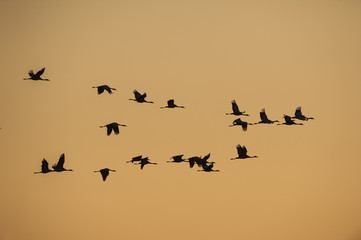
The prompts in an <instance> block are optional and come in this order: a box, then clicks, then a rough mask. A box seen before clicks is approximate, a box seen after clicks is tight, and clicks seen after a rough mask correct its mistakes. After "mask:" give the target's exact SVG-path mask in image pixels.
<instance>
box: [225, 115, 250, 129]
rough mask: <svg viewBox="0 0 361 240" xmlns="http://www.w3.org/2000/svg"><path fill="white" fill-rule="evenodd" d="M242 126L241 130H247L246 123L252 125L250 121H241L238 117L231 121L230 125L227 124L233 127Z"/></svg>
mask: <svg viewBox="0 0 361 240" xmlns="http://www.w3.org/2000/svg"><path fill="white" fill-rule="evenodd" d="M239 125H240V126H242V130H243V131H247V127H248V125H253V124H252V123H248V122H244V121H242V120H241V119H240V118H237V119H236V120H234V121H233V124H232V125H229V127H233V126H239Z"/></svg>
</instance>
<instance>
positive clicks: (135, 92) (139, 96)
mask: <svg viewBox="0 0 361 240" xmlns="http://www.w3.org/2000/svg"><path fill="white" fill-rule="evenodd" d="M133 93H134V97H135V99H139V98H141V97H142V95H141V94H140V93H139V92H138V91H137V90H134V91H133Z"/></svg>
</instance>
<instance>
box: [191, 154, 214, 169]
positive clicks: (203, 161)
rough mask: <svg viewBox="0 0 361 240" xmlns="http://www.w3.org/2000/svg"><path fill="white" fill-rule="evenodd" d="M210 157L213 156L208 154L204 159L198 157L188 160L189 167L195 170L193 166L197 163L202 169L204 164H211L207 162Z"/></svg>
mask: <svg viewBox="0 0 361 240" xmlns="http://www.w3.org/2000/svg"><path fill="white" fill-rule="evenodd" d="M210 156H211V154H210V153H208V154H207V155H206V156H204V157H203V158H202V157H198V156H195V157H191V158H188V162H189V167H190V168H193V166H194V164H195V163H196V164H197V165H198V167H201V166H202V164H204V163H209V162H207V160H208V159H209V157H210Z"/></svg>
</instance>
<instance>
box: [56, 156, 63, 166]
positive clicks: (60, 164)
mask: <svg viewBox="0 0 361 240" xmlns="http://www.w3.org/2000/svg"><path fill="white" fill-rule="evenodd" d="M64 162H65V155H64V153H63V154H61V156H60V158H59V161H58V163H57V164H56V167H57V168H63V167H64Z"/></svg>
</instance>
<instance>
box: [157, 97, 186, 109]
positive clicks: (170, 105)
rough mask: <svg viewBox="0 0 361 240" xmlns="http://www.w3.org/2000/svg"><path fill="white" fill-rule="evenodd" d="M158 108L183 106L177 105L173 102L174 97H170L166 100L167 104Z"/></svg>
mask: <svg viewBox="0 0 361 240" xmlns="http://www.w3.org/2000/svg"><path fill="white" fill-rule="evenodd" d="M160 108H184V106H178V105H176V104H175V103H174V99H170V100H168V101H167V106H165V107H160Z"/></svg>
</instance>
